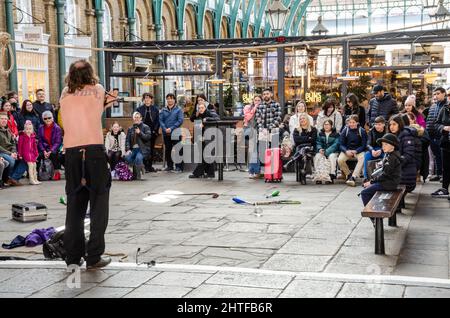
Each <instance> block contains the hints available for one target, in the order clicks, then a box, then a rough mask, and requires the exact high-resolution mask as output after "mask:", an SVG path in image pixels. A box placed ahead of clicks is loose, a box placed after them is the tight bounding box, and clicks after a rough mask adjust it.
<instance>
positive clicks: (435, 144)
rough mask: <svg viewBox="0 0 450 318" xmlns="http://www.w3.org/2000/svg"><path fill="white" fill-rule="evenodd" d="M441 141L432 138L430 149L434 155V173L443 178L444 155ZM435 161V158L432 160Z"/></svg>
mask: <svg viewBox="0 0 450 318" xmlns="http://www.w3.org/2000/svg"><path fill="white" fill-rule="evenodd" d="M440 144H441V139H440V138H435V137H433V138H431V142H430V148H431V152H432V153H433V155H434V171H433V173H434V174H435V175H437V176H442V154H441V146H440ZM430 159H433V158H430Z"/></svg>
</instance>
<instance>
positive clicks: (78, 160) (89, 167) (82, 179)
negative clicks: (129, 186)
mask: <svg viewBox="0 0 450 318" xmlns="http://www.w3.org/2000/svg"><path fill="white" fill-rule="evenodd" d="M83 153H84V154H85V159H84V160H83ZM65 168H66V170H65V173H66V194H67V214H66V230H65V233H64V247H65V249H66V252H67V258H66V263H67V264H68V265H69V264H78V262H79V260H80V258H81V257H85V259H86V263H87V265H92V264H95V263H97V262H98V261H99V260H100V256H101V255H102V254H103V253H104V252H105V231H106V227H107V226H108V217H109V190H110V188H111V173H110V170H109V169H108V161H107V156H106V153H105V148H104V146H103V145H89V146H85V147H75V148H68V149H66V166H65ZM88 203H89V207H90V212H89V214H90V220H91V224H90V232H91V233H90V236H89V242H88V244H87V246H85V237H84V218H85V216H86V210H87V207H88Z"/></svg>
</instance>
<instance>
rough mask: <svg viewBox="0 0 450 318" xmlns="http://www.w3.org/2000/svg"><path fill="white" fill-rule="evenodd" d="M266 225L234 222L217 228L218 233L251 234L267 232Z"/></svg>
mask: <svg viewBox="0 0 450 318" xmlns="http://www.w3.org/2000/svg"><path fill="white" fill-rule="evenodd" d="M267 229H268V224H265V223H248V222H235V223H228V224H225V225H224V226H222V227H221V228H219V229H218V230H219V231H225V232H227V231H228V232H253V233H264V232H267Z"/></svg>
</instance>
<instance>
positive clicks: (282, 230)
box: [267, 224, 302, 235]
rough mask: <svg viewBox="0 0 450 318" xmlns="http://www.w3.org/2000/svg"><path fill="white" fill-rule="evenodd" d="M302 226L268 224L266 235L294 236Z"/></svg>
mask: <svg viewBox="0 0 450 318" xmlns="http://www.w3.org/2000/svg"><path fill="white" fill-rule="evenodd" d="M301 227H302V224H269V227H268V229H267V233H274V234H289V235H294V234H295V233H297V232H298V230H299V229H300V228H301Z"/></svg>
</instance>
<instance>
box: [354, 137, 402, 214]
mask: <svg viewBox="0 0 450 318" xmlns="http://www.w3.org/2000/svg"><path fill="white" fill-rule="evenodd" d="M377 143H378V145H380V146H381V147H382V149H383V153H384V154H385V156H384V159H383V161H382V167H381V168H379V169H378V170H375V171H374V172H373V174H372V176H371V180H370V181H367V182H365V183H364V190H363V191H362V192H361V199H362V201H363V204H364V206H366V205H367V203H369V201H370V199H372V197H373V196H374V195H375V193H376V192H377V191H394V190H396V189H397V187H398V185H399V184H400V180H401V169H402V162H401V156H400V152H399V151H398V147H399V141H398V138H397V136H395V135H394V134H390V133H388V134H385V135H384V136H383V138H380V139H378V140H377ZM372 222H374V220H373V219H372Z"/></svg>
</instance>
